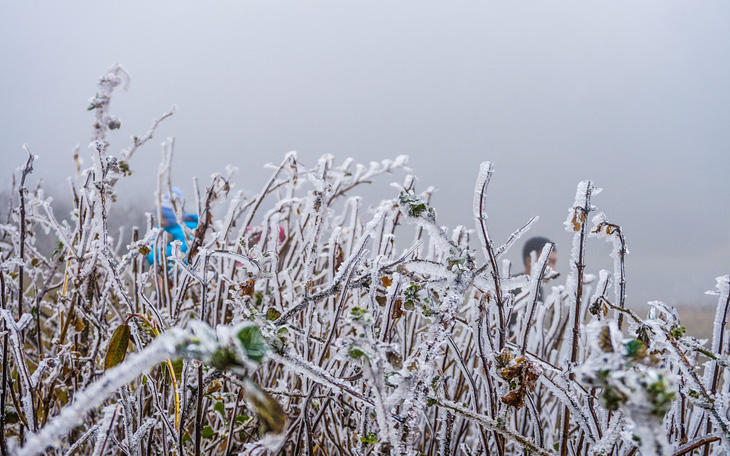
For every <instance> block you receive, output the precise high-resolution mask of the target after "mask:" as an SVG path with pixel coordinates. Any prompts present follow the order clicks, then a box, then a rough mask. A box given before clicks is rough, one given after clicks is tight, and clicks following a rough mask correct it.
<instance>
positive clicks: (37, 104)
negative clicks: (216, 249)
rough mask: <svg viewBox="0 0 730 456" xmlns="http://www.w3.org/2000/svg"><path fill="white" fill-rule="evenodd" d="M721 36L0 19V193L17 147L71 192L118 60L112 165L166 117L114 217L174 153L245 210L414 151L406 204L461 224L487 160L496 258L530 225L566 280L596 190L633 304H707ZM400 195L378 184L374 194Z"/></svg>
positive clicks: (726, 160)
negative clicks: (625, 250) (573, 244)
mask: <svg viewBox="0 0 730 456" xmlns="http://www.w3.org/2000/svg"><path fill="white" fill-rule="evenodd" d="M729 26H730V3H728V2H727V1H703V2H685V1H668V0H662V1H645V2H633V1H631V2H629V1H611V2H584V1H572V2H571V1H551V2H520V1H514V2H513V1H504V2H490V3H487V2H435V1H399V2H324V1H320V2H279V1H267V2H233V1H229V2H204V3H203V2H185V1H155V2H141V1H132V2H129V1H125V2H113V3H111V2H98V1H74V2H55V1H33V2H3V4H2V8H0V43H2V44H0V62H2V64H1V65H0V157H2V159H3V164H4V166H3V167H2V168H1V170H2V173H0V186H2V188H3V189H8V188H9V185H10V175H11V173H12V171H13V170H14V169H15V168H16V167H18V166H20V165H21V164H22V163H23V162H24V160H25V156H24V152H23V150H22V147H21V146H22V144H23V143H28V144H29V145H30V147H31V149H32V151H33V153H34V154H36V155H39V156H40V159H39V160H38V161H37V162H36V166H35V170H36V171H35V173H34V175H33V177H34V179H35V178H38V177H43V179H44V180H45V181H46V183H47V184H48V185H49V186H55V187H58V188H60V189H61V190H62V191H66V189H67V186H66V184H65V182H66V181H65V177H66V176H68V175H70V174H71V173H73V171H74V168H73V163H72V160H71V156H72V152H71V151H72V149H73V147H74V146H75V145H76V144H79V145H80V147H81V152H82V155H84V156H86V157H88V149H87V145H88V143H89V138H90V135H91V124H92V119H93V115H92V113H89V112H87V111H86V106H87V100H88V99H89V98H90V97H91V96H93V95H94V93H95V88H96V81H97V79H98V77H99V75H101V74H102V73H103V71H104V69H105V68H107V67H108V66H109V65H110V64H112V63H115V62H119V63H121V64H122V65H124V67H125V68H126V69H127V70H128V71H129V73H130V74H131V76H132V82H131V85H130V88H129V90H128V91H126V92H124V91H122V90H120V89H117V91H116V92H115V95H114V98H113V100H112V104H111V112H112V113H113V114H116V115H117V116H119V117H120V118H121V120H122V129H121V130H119V131H115V132H112V133H111V134H110V136H109V140H110V142H111V145H112V147H111V149H112V151H114V152H118V151H119V150H121V149H123V148H125V147H127V146H128V145H129V144H130V140H129V137H130V136H131V135H141V134H143V133H144V132H145V131H146V130H147V129H148V127H149V125H150V123H151V121H152V119H153V118H154V117H157V116H159V115H161V114H163V113H164V112H165V111H166V110H168V109H169V107H170V106H171V105H172V104H176V105H177V106H178V108H179V111H178V112H177V114H175V116H174V117H173V118H172V119H169V120H168V121H166V122H165V123H163V124H162V125H161V126H160V128H159V130H158V132H157V135H156V136H155V138H154V139H153V140H152V141H151V142H150V143H148V145H146V146H145V147H144V148H143V149H141V150H140V151H139V152H138V153H137V155H136V156H135V158H134V159H133V162H132V163H131V167H132V169H133V170H134V174H133V175H132V176H131V177H130V178H127V179H124V180H123V181H122V182H120V184H119V186H118V190H119V193H120V194H121V195H122V199H123V201H122V203H124V199H125V198H127V199H128V200H127V201H135V202H139V201H142V203H139V204H140V205H141V206H144V204H146V203H147V202H149V203H150V205H151V200H152V197H151V194H152V192H153V191H154V190H155V188H156V184H155V182H156V181H155V179H156V172H157V163H158V162H159V160H160V147H159V143H160V142H161V141H162V140H164V139H165V138H166V137H168V136H174V137H175V138H176V139H175V140H176V149H175V158H174V161H173V170H174V173H173V174H174V179H175V182H174V183H175V184H176V185H178V186H180V187H182V188H183V189H185V190H186V191H191V190H192V176H198V177H199V178H200V180H201V185H204V184H205V183H206V182H207V181H208V180H209V176H210V174H211V173H213V172H217V171H223V170H224V169H225V166H226V164H228V163H230V164H233V165H236V166H238V167H239V168H240V171H239V173H238V177H237V179H236V183H237V186H238V188H242V189H244V190H246V193H247V194H248V195H251V194H253V193H255V192H257V191H259V189H260V187H261V185H263V183H264V181H265V179H266V177H267V176H268V175H269V173H268V171H264V170H263V169H262V166H263V165H264V164H265V163H267V162H279V161H280V160H281V159H282V158H283V156H284V154H285V153H286V152H288V151H290V150H297V151H298V153H299V157H300V160H301V161H303V162H305V163H307V164H310V165H312V166H314V165H315V164H316V159H317V157H319V156H320V155H322V154H326V153H328V154H333V155H334V156H335V157H336V161H337V162H342V161H344V160H345V158H347V157H354V158H356V159H357V160H359V161H363V162H366V163H367V162H369V161H371V160H382V159H384V158H393V157H395V156H396V155H399V154H406V155H409V156H410V166H411V167H412V168H413V172H414V174H416V175H417V176H419V178H420V181H419V183H418V186H419V188H421V189H424V188H425V187H427V186H429V185H433V186H436V187H437V188H438V192H437V193H436V196H435V199H434V205H435V207H436V209H437V212H438V216H439V221H440V222H441V223H442V224H446V225H449V226H451V227H453V226H455V225H457V224H464V225H466V226H468V227H472V226H473V219H472V216H471V204H472V203H471V201H472V192H473V187H474V181H475V179H476V177H477V172H478V168H479V163H481V162H482V161H484V160H489V161H492V162H493V163H494V165H495V169H496V173H495V175H494V177H493V179H492V183H491V185H490V193H489V197H488V204H487V210H488V213H489V217H490V218H489V226H490V230H491V233H492V237H493V238H494V240H495V243H497V244H501V243H502V242H504V240H506V238H507V236H508V235H509V234H510V233H511V232H512V231H513V230H514V229H516V228H518V227H519V226H521V225H522V224H523V223H524V222H525V221H527V220H528V219H529V218H530V217H531V216H533V215H539V216H540V217H541V220H540V222H539V223H538V225H537V226H536V227H535V228H533V231H532V234H533V235H537V234H540V235H546V236H548V237H550V238H552V239H553V240H555V241H556V242H557V243H558V247H557V248H558V252H559V262H558V267H559V269H560V270H561V271H562V272H564V273H567V271H568V254H569V250H570V241H571V235H570V234H569V233H567V232H565V231H564V228H563V225H562V223H563V221H564V220H565V218H566V216H567V213H568V211H567V209H568V207H569V206H571V204H572V202H573V198H574V195H575V187H576V185H577V183H578V182H579V181H581V180H584V179H593V180H594V181H595V182H596V185H597V186H599V187H602V188H603V189H604V191H603V193H601V194H600V195H598V196H596V197H595V198H594V201H593V202H594V204H595V205H596V206H597V207H598V209H599V210H602V211H605V212H606V213H607V215H608V217H609V219H610V220H611V221H612V222H615V223H618V224H620V225H622V226H623V227H624V231H625V234H626V237H627V242H628V245H629V250H630V252H631V253H630V255H629V256H628V257H627V274H628V285H627V290H628V300H629V302H631V303H632V304H633V305H635V306H636V305H640V304H642V303H644V302H646V301H647V300H651V299H660V300H664V301H666V302H669V303H672V304H677V303H680V302H681V303H708V302H713V299H712V298H708V297H705V296H703V293H704V291H705V290H709V289H713V288H714V284H715V280H714V279H715V277H716V276H719V275H724V274H728V273H730V261H728V259H729V258H730V236H729V233H730V229H728V226H730V176H729V172H730V153H729V151H728V148H729V147H730V35H729V34H728V30H730V27H729ZM86 163H89V160H88V158H87V160H86ZM404 177H405V174H403V173H401V174H394V175H393V176H386V177H384V178H382V179H381V180H380V181H379V182H378V184H377V185H378V186H380V187H383V188H385V189H386V190H385V191H386V196H387V191H388V190H389V189H388V187H387V184H388V183H390V182H402V181H403V178H404ZM139 210H140V211H148V210H150V207H147V206H144V207H140V208H139ZM474 245H475V247H476V246H477V244H476V243H475V244H474ZM517 251H518V249H515V250H514V251H513V255H511V258H512V259H513V260H517V259H518V257H519V254H518V253H517ZM588 252H589V253H588V257H587V263H588V270H589V271H590V272H594V273H596V272H598V269H599V268H607V269H612V268H611V262H610V259H609V258H608V252H609V246H608V245H607V244H606V243H605V242H604V241H600V240H595V239H593V240H591V241H589V250H588Z"/></svg>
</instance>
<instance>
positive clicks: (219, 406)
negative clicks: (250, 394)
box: [213, 401, 226, 420]
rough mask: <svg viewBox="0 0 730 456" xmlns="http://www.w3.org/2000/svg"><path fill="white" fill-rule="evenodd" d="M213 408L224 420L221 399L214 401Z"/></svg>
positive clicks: (224, 413)
mask: <svg viewBox="0 0 730 456" xmlns="http://www.w3.org/2000/svg"><path fill="white" fill-rule="evenodd" d="M213 410H215V411H216V412H218V413H220V414H221V416H222V417H223V419H224V420H225V419H226V406H225V404H223V402H221V401H218V402H216V403H215V405H214V406H213Z"/></svg>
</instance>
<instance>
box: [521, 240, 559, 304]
mask: <svg viewBox="0 0 730 456" xmlns="http://www.w3.org/2000/svg"><path fill="white" fill-rule="evenodd" d="M550 242H552V241H551V240H550V239H548V238H546V237H542V236H535V237H531V238H530V239H528V240H527V241H526V242H525V245H524V246H523V247H522V263H523V264H524V266H525V270H524V271H523V272H521V273H519V274H513V277H515V276H519V275H523V274H525V275H530V274H531V273H532V253H533V252H535V261H537V260H538V259H539V258H540V254H541V253H542V249H543V247H545V244H548V243H550ZM557 264H558V252H557V250H556V249H555V247H553V251H552V252H551V253H550V258H548V263H547V265H548V266H550V269H552V270H553V271H554V270H555V267H556V266H557ZM554 277H555V276H552V277H551V278H554ZM547 280H548V279H544V280H543V282H546V281H547ZM520 291H521V290H516V294H519V293H520ZM542 297H543V290H542V284H540V286H539V287H538V289H537V299H538V300H540V301H543V299H542Z"/></svg>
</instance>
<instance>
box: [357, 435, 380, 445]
mask: <svg viewBox="0 0 730 456" xmlns="http://www.w3.org/2000/svg"><path fill="white" fill-rule="evenodd" d="M360 441H361V442H362V443H367V444H368V445H375V444H376V443H378V438H377V436H376V435H375V434H373V433H372V432H368V434H367V435H361V436H360Z"/></svg>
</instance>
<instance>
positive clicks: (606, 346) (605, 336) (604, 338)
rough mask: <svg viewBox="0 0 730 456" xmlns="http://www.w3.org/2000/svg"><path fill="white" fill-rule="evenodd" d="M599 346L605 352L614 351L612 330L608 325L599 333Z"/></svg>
mask: <svg viewBox="0 0 730 456" xmlns="http://www.w3.org/2000/svg"><path fill="white" fill-rule="evenodd" d="M598 347H599V348H600V349H601V351H603V352H604V353H610V352H612V351H613V343H611V330H610V329H609V328H608V326H604V327H603V328H601V332H599V333H598Z"/></svg>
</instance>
